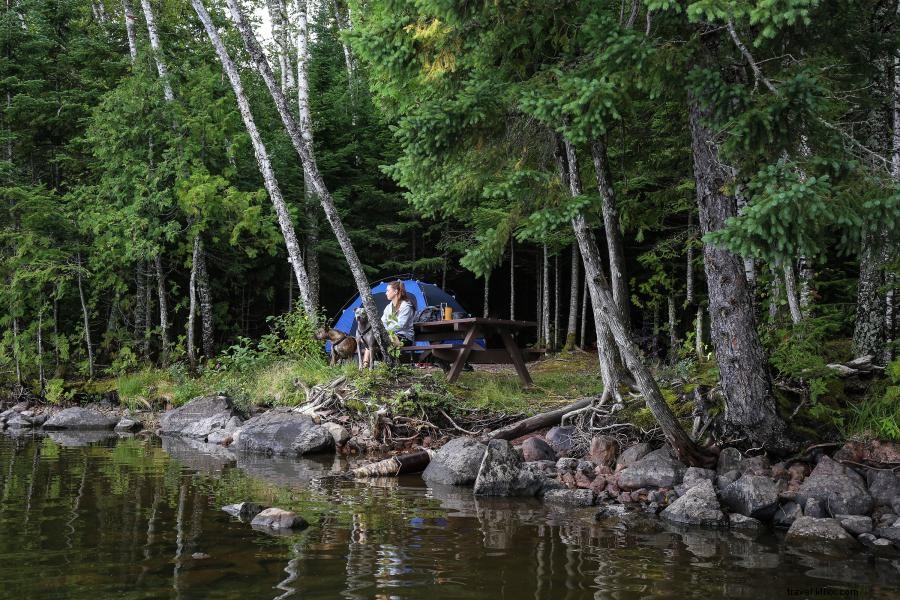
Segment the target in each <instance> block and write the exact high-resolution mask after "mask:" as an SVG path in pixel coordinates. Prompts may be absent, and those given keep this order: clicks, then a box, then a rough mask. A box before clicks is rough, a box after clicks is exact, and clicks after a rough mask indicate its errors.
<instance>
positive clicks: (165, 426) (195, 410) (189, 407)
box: [159, 396, 235, 439]
mask: <svg viewBox="0 0 900 600" xmlns="http://www.w3.org/2000/svg"><path fill="white" fill-rule="evenodd" d="M234 415H235V412H234V409H233V407H232V405H231V400H229V399H228V397H227V396H199V397H197V398H194V399H193V400H191V401H190V402H188V403H187V404H185V405H183V406H179V407H178V408H175V409H173V410H170V411H168V412H166V413H165V414H164V415H163V416H162V417H161V418H160V420H159V429H160V433H162V434H164V435H185V436H187V437H192V438H194V439H206V436H208V435H209V433H210V431H212V430H213V429H222V428H224V426H225V425H226V423H228V421H229V420H230V419H231V417H233V416H234Z"/></svg>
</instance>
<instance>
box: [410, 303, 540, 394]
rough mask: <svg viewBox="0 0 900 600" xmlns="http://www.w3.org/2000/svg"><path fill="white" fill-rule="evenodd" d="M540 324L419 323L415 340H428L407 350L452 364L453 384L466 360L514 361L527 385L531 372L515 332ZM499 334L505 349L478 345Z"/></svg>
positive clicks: (501, 321)
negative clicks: (481, 341) (516, 339)
mask: <svg viewBox="0 0 900 600" xmlns="http://www.w3.org/2000/svg"><path fill="white" fill-rule="evenodd" d="M529 327H537V323H535V322H534V321H509V320H505V319H485V318H482V317H468V318H465V319H450V320H446V321H428V322H425V323H416V324H415V331H416V341H417V342H418V341H426V342H428V345H425V346H407V347H406V348H403V351H404V352H423V353H424V354H423V358H424V357H425V356H428V355H432V356H434V357H435V358H439V359H441V360H445V361H447V362H449V363H450V364H451V366H450V371H449V372H448V373H447V381H448V382H450V383H453V382H454V381H456V380H457V379H458V378H459V374H460V373H462V370H463V366H465V364H466V363H467V362H471V363H476V364H512V365H513V367H515V369H516V373H517V374H518V375H519V380H520V381H521V382H522V384H523V385H525V386H530V385H531V384H532V383H533V382H532V381H531V375H529V373H528V369H527V368H526V367H525V357H524V355H523V352H522V348H520V347H519V345H518V344H517V343H516V341H515V339H514V338H513V334H514V333H515V332H517V331H519V330H521V329H527V328H529ZM494 336H497V337H499V338H500V339H501V340H503V348H485V347H482V346H481V345H480V344H478V343H477V342H478V340H479V338H485V340H488V339H490V338H491V337H494Z"/></svg>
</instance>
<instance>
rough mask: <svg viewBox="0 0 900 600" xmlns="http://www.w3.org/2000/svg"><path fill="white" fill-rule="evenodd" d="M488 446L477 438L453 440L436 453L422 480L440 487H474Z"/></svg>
mask: <svg viewBox="0 0 900 600" xmlns="http://www.w3.org/2000/svg"><path fill="white" fill-rule="evenodd" d="M485 450H487V446H485V445H484V444H482V443H481V442H479V441H478V440H476V439H475V438H468V437H460V438H456V439H452V440H450V441H449V442H447V443H446V444H444V446H443V447H442V448H441V449H440V450H438V451H437V452H435V453H434V455H433V456H432V457H431V462H429V463H428V466H427V467H426V468H425V472H424V473H422V479H424V480H425V481H427V482H428V483H434V484H439V485H472V484H473V483H475V479H476V478H477V477H478V469H479V468H480V467H481V460H482V458H484V452H485Z"/></svg>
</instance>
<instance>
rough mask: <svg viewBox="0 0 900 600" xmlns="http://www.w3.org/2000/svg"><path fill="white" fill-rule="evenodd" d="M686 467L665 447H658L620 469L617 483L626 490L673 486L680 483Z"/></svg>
mask: <svg viewBox="0 0 900 600" xmlns="http://www.w3.org/2000/svg"><path fill="white" fill-rule="evenodd" d="M686 469H687V467H686V466H685V465H683V464H682V463H680V462H678V461H677V460H675V459H674V458H672V455H671V454H669V451H668V449H667V448H660V449H659V450H654V451H653V452H651V453H650V454H648V455H646V456H645V457H644V458H642V459H641V460H639V461H637V462H636V463H634V464H632V465H631V466H630V467H628V468H627V469H624V470H622V471H621V472H620V473H619V476H618V485H619V487H620V488H622V489H626V490H636V489H640V488H646V487H674V486H676V485H678V484H679V483H681V481H682V478H683V477H684V472H685V470H686Z"/></svg>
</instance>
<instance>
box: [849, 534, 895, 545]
mask: <svg viewBox="0 0 900 600" xmlns="http://www.w3.org/2000/svg"><path fill="white" fill-rule="evenodd" d="M878 539H884V538H878V537H876V536H874V535H872V534H871V533H861V534H859V537H857V538H856V541H858V542H859V543H861V544H862V545H863V546H866V547H868V548H871V547H872V546H874V545H875V540H878ZM888 541H889V542H890V540H888Z"/></svg>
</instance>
